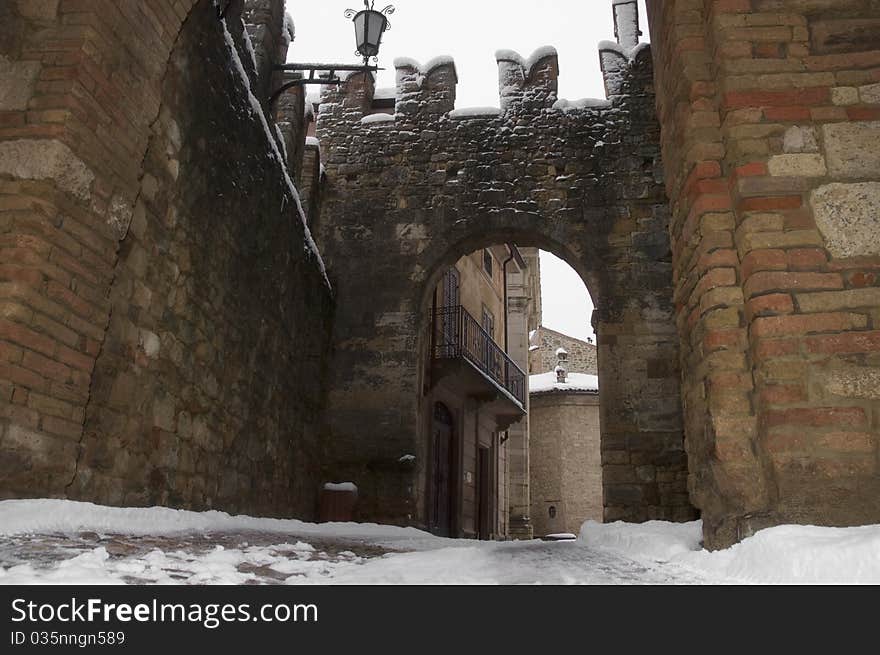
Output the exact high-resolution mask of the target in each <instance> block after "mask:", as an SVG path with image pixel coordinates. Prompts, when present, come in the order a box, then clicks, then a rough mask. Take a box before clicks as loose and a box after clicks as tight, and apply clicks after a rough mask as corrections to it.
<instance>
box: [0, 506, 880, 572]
mask: <svg viewBox="0 0 880 655" xmlns="http://www.w3.org/2000/svg"><path fill="white" fill-rule="evenodd" d="M700 537H701V533H700V523H699V521H696V522H692V523H685V524H672V523H665V522H661V521H650V522H648V523H644V524H639V525H636V524H625V523H619V522H618V523H612V524H598V523H594V522H587V523H585V524H584V526H583V528H582V530H581V534H580V538H578V539H577V540H570V541H538V540H533V541H508V542H478V541H473V540H464V539H443V538H440V537H435V536H433V535H430V534H427V533H425V532H422V531H419V530H416V529H414V528H398V527H394V526H383V525H375V524H359V523H323V524H314V523H305V522H302V521H297V520H281V519H260V518H253V517H247V516H229V515H228V514H224V513H222V512H187V511H183V510H173V509H168V508H161V507H153V508H114V507H103V506H98V505H92V504H90V503H78V502H73V501H63V500H9V501H0V584H40V583H49V584H59V583H60V584H124V583H141V584H143V583H146V584H181V583H182V584H187V583H189V584H600V585H612V584H725V583H734V584H735V583H778V582H783V583H789V584H791V583H794V584H797V583H838V584H839V583H872V584H877V583H880V526H876V525H875V526H860V527H853V528H821V527H815V526H778V527H775V528H770V529H767V530H763V531H761V532H759V533H758V534H756V535H755V536H753V537H750V538H749V539H746V540H744V541H743V542H742V543H740V544H737V545H735V546H733V547H732V548H729V549H727V550H723V551H716V552H711V553H710V552H707V551H705V550H702V549H701V547H700Z"/></svg>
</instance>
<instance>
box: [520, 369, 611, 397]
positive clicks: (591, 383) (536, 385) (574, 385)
mask: <svg viewBox="0 0 880 655" xmlns="http://www.w3.org/2000/svg"><path fill="white" fill-rule="evenodd" d="M564 391H569V392H572V393H593V394H596V393H599V377H598V376H596V375H589V374H588V373H569V374H568V375H567V377H566V381H565V382H557V381H556V373H555V372H554V371H550V372H549V373H538V374H536V375H530V376H529V394H533V393H549V392H564Z"/></svg>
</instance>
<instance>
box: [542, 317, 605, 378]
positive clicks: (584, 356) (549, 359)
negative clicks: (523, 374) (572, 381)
mask: <svg viewBox="0 0 880 655" xmlns="http://www.w3.org/2000/svg"><path fill="white" fill-rule="evenodd" d="M530 341H531V343H532V347H534V346H537V348H535V349H534V350H532V351H531V352H530V354H529V368H530V371H531V373H532V374H535V373H546V372H547V371H552V370H553V369H554V368H556V364H557V362H558V357H557V356H556V351H557V350H558V349H559V348H564V349H565V350H566V351H567V352H568V363H567V365H566V367H567V369H568V371H569V372H570V373H589V374H590V375H596V374H597V372H598V370H599V369H598V364H597V348H596V346H595V344H592V343H589V342H587V341H581V340H580V339H575V338H574V337H570V336H568V335H566V334H562V333H561V332H556V331H555V330H551V329H550V328H546V327H544V326H543V325H542V326H540V327H539V328H538V329H537V331H536V332H535V334H534V335H533V336H532V338H531V340H530Z"/></svg>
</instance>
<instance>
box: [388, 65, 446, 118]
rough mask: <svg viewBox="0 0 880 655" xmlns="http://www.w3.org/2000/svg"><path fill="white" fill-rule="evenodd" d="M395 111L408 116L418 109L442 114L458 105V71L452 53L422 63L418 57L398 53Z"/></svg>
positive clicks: (428, 112) (422, 111)
mask: <svg viewBox="0 0 880 655" xmlns="http://www.w3.org/2000/svg"><path fill="white" fill-rule="evenodd" d="M394 68H395V69H397V102H396V104H395V113H397V114H400V115H402V116H404V117H406V116H411V115H413V114H416V113H420V114H429V115H438V114H445V113H447V112H450V111H452V110H453V108H454V107H455V87H456V85H457V84H458V73H457V72H456V70H455V62H454V61H453V60H452V57H448V56H442V57H435V58H434V59H431V60H430V61H428V62H427V63H426V64H424V65H421V64H419V62H417V61H416V60H415V59H410V58H408V57H398V58H397V59H395V60H394Z"/></svg>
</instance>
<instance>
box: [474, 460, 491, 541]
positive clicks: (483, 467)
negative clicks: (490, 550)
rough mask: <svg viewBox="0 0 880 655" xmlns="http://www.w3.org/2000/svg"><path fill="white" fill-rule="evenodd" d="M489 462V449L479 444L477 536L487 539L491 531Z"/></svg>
mask: <svg viewBox="0 0 880 655" xmlns="http://www.w3.org/2000/svg"><path fill="white" fill-rule="evenodd" d="M490 463H491V460H490V457H489V449H488V448H484V447H483V446H480V448H479V449H478V450H477V536H478V537H479V538H480V539H488V538H489V537H490V536H491V533H492V528H491V526H492V519H491V516H490V514H489V512H490V510H491V507H492V502H491V495H490V490H491V485H490V482H491V480H490V477H489V471H490V468H491V467H490Z"/></svg>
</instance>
